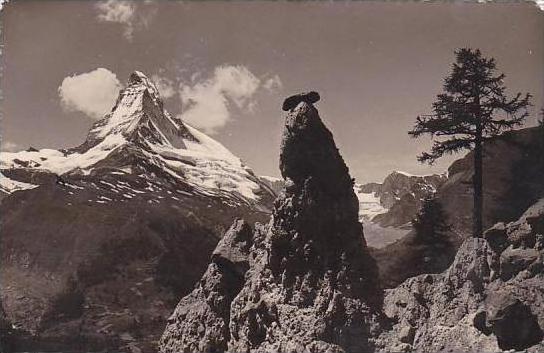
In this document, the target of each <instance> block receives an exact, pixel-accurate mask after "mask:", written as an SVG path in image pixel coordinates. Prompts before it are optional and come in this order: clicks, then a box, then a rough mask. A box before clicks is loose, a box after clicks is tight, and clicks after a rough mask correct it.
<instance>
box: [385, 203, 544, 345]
mask: <svg viewBox="0 0 544 353" xmlns="http://www.w3.org/2000/svg"><path fill="white" fill-rule="evenodd" d="M543 221H544V200H541V201H539V202H538V203H536V204H535V205H533V206H532V207H531V208H530V209H528V210H527V211H526V212H525V214H524V215H523V216H522V217H521V218H520V219H519V220H518V221H516V222H513V223H509V224H507V225H502V226H497V227H494V228H492V229H491V230H489V231H488V232H486V235H485V236H486V238H487V239H489V241H488V240H486V239H467V240H466V241H465V242H464V243H463V244H462V246H461V247H460V249H459V251H458V253H457V255H456V257H455V260H454V262H453V263H452V265H451V266H450V267H449V269H448V270H447V271H445V272H444V273H442V274H437V275H421V276H418V277H414V278H410V279H408V280H407V281H405V282H404V283H403V284H401V285H400V286H399V287H397V288H394V289H391V290H388V291H387V292H386V295H385V300H384V312H385V314H386V315H387V316H388V317H389V318H390V319H391V320H392V330H391V331H386V332H384V333H383V334H382V336H381V338H380V342H383V343H384V344H385V348H386V350H389V351H412V350H413V351H418V352H439V351H463V352H465V351H500V350H509V349H514V350H524V349H528V351H529V352H538V351H541V350H542V349H543V348H544V343H543V342H542V339H543V335H542V327H544V296H542V288H543V286H544V262H543V261H544V242H542V235H541V231H542V230H541V228H539V225H540V224H541V222H543ZM501 233H502V235H501ZM498 239H501V240H498ZM520 239H523V240H529V241H519V240H520ZM531 239H536V241H534V242H533V241H532V240H531ZM512 252H518V256H512V254H511V253H512ZM527 254H530V255H527ZM520 259H522V260H520ZM409 330H412V331H413V335H409V336H411V337H412V338H413V339H408V338H404V339H401V338H402V337H406V336H407V335H406V334H403V332H404V333H406V332H408V331H409Z"/></svg>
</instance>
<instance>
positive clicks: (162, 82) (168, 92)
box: [151, 75, 176, 99]
mask: <svg viewBox="0 0 544 353" xmlns="http://www.w3.org/2000/svg"><path fill="white" fill-rule="evenodd" d="M151 81H153V83H155V86H157V89H158V90H159V93H160V95H161V97H162V98H163V99H168V98H171V97H173V96H174V95H175V94H176V89H175V88H174V82H172V80H170V79H167V78H165V77H162V76H159V75H153V76H151Z"/></svg>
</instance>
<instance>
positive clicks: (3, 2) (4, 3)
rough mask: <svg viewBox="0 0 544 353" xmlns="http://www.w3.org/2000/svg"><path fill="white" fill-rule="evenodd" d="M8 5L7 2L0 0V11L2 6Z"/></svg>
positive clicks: (6, 0)
mask: <svg viewBox="0 0 544 353" xmlns="http://www.w3.org/2000/svg"><path fill="white" fill-rule="evenodd" d="M7 3H8V0H0V11H2V10H3V9H4V5H6V4H7Z"/></svg>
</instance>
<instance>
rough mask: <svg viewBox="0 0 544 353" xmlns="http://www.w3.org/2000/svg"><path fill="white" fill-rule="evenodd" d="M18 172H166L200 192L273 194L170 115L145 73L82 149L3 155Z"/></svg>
mask: <svg viewBox="0 0 544 353" xmlns="http://www.w3.org/2000/svg"><path fill="white" fill-rule="evenodd" d="M18 168H22V169H27V170H29V169H30V170H39V171H47V172H51V173H54V174H57V175H63V174H67V173H69V174H72V173H76V174H82V175H90V174H93V173H103V172H108V173H128V174H136V175H139V176H140V177H143V178H150V177H154V176H155V175H154V174H156V173H161V174H163V177H164V178H166V179H174V180H175V181H181V182H183V183H186V184H188V185H189V186H190V188H191V189H192V190H193V191H194V192H196V193H199V194H202V195H209V196H222V197H227V198H235V199H239V200H242V201H245V202H250V203H252V202H257V201H258V200H259V199H260V197H261V195H262V193H263V189H264V190H265V192H268V193H269V192H270V190H268V189H269V188H268V187H267V186H266V185H264V184H263V183H262V182H261V181H260V180H259V179H258V178H257V177H256V176H255V175H254V174H253V172H252V171H251V169H249V168H248V167H246V166H245V165H244V164H243V162H242V161H241V160H240V158H238V157H236V156H235V155H233V154H232V153H231V152H230V151H229V150H228V149H226V148H225V147H224V146H223V145H221V144H220V143H219V142H217V141H215V140H214V139H212V138H210V137H208V136H207V135H205V134H203V133H201V132H200V131H198V130H197V129H195V128H193V127H191V126H189V125H187V124H185V123H184V122H182V121H181V120H179V119H177V118H174V117H172V116H171V115H170V114H169V113H168V112H167V111H165V109H164V107H163V102H162V100H161V98H160V95H159V91H158V89H157V87H156V86H155V85H154V84H153V82H151V80H149V79H148V78H147V77H146V76H145V75H144V74H143V73H141V72H139V71H136V72H134V73H132V74H131V76H130V78H129V80H128V84H127V87H126V88H124V89H123V90H122V91H121V92H120V94H119V97H118V99H117V102H116V103H115V106H114V107H113V109H112V111H111V112H110V113H108V114H106V115H105V116H104V118H103V119H102V120H100V121H98V122H97V123H95V124H94V125H93V127H92V128H91V130H90V132H89V134H88V136H87V139H86V141H85V142H84V143H83V144H82V145H80V146H78V147H76V148H72V149H68V150H53V149H41V150H39V151H38V150H28V151H21V152H14V153H11V152H5V153H2V155H1V156H0V169H2V170H12V169H18ZM150 170H153V172H151V173H150ZM5 174H9V173H4V175H5ZM17 182H22V181H17V180H12V179H8V178H6V177H2V178H0V183H1V185H2V188H3V190H5V191H6V192H8V193H10V192H13V191H15V190H17V189H20V188H21V185H19V184H17ZM26 184H28V183H26ZM25 187H26V188H28V187H31V184H30V186H29V185H25Z"/></svg>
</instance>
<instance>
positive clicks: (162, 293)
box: [0, 72, 275, 353]
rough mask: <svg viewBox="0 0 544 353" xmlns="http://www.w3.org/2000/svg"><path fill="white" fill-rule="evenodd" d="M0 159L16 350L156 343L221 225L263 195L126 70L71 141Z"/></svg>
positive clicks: (252, 213) (262, 200)
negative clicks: (99, 112) (107, 104)
mask: <svg viewBox="0 0 544 353" xmlns="http://www.w3.org/2000/svg"><path fill="white" fill-rule="evenodd" d="M0 169H1V173H2V175H1V176H0V191H2V190H3V191H5V192H6V194H7V196H5V197H3V198H2V201H1V204H0V214H1V215H2V216H1V217H0V229H1V235H2V237H1V246H0V248H1V249H2V251H1V264H0V275H1V280H0V282H1V284H2V286H1V288H0V291H1V294H2V299H3V304H4V308H5V311H6V315H7V317H8V319H9V320H10V322H11V323H12V324H14V325H16V326H17V327H19V328H21V331H24V332H26V334H27V336H28V337H29V339H28V340H26V342H27V343H28V344H27V345H25V346H24V347H17V348H18V349H19V350H25V351H45V350H49V351H101V350H109V351H123V352H137V351H138V350H141V351H143V352H146V353H147V352H153V351H156V349H157V341H158V339H159V338H160V336H161V334H162V332H163V330H164V326H165V325H166V319H167V318H168V316H169V315H170V314H171V313H172V310H173V309H174V308H175V306H176V304H177V302H178V301H179V296H180V295H185V294H188V293H189V292H190V291H191V290H192V288H193V286H194V284H195V283H196V282H197V281H198V279H199V278H200V276H201V275H202V273H203V272H204V271H205V270H206V267H207V266H208V256H209V255H211V253H212V251H213V249H214V247H215V246H216V245H217V242H218V241H219V239H220V238H221V236H222V235H223V233H224V232H225V230H226V229H227V228H228V227H229V226H230V225H231V224H232V221H233V220H234V219H236V218H237V217H244V219H246V220H247V221H248V222H249V223H251V224H253V223H254V222H255V221H263V220H266V219H268V218H269V217H270V213H271V209H272V206H273V200H274V198H275V194H274V193H273V192H272V191H271V190H270V189H269V187H268V186H267V185H265V184H264V183H262V182H261V181H260V180H259V179H258V178H257V177H256V176H254V175H253V172H252V171H251V169H249V168H248V167H247V166H245V165H244V164H243V163H242V162H241V160H240V159H239V158H237V157H236V156H234V155H233V154H232V153H230V152H229V151H228V150H227V149H226V148H225V147H223V146H222V145H220V144H219V143H218V142H216V141H214V140H213V139H211V138H210V137H208V136H206V135H204V134H202V133H201V132H199V131H197V130H196V129H194V128H192V127H190V126H189V125H186V124H184V123H183V122H182V121H181V120H179V119H176V118H175V117H172V116H170V115H169V114H168V112H166V111H165V110H164V109H163V106H162V100H161V99H160V96H159V94H158V91H157V89H156V87H155V85H154V84H153V83H152V82H151V81H150V80H149V79H147V78H146V77H145V76H144V75H143V74H142V73H139V72H135V73H134V74H133V75H131V77H130V79H129V81H128V83H127V86H126V87H125V88H124V89H123V90H122V91H121V93H120V95H119V98H118V100H117V102H116V104H115V106H114V107H113V109H112V111H111V112H110V113H108V114H107V115H106V116H105V117H104V119H102V120H100V121H98V122H96V124H95V125H94V126H93V127H92V129H91V131H90V132H89V134H88V137H87V139H86V141H85V142H84V143H83V144H82V145H81V146H78V147H76V148H73V149H69V150H51V149H42V150H35V149H30V150H28V151H21V152H14V153H8V152H5V153H4V152H2V154H1V155H0ZM211 210H213V211H211ZM25 344H26V343H25ZM32 344H34V345H32Z"/></svg>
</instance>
